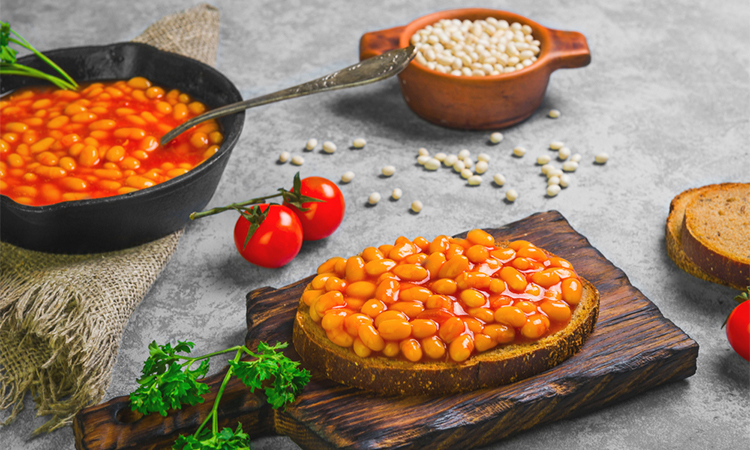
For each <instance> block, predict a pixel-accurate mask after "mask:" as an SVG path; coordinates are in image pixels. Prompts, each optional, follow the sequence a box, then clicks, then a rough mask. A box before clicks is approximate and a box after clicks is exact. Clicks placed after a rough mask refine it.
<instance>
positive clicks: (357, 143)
mask: <svg viewBox="0 0 750 450" xmlns="http://www.w3.org/2000/svg"><path fill="white" fill-rule="evenodd" d="M366 144H367V141H365V140H364V139H362V138H357V139H355V140H354V141H353V142H352V147H354V148H363V147H364V146H365V145H366Z"/></svg>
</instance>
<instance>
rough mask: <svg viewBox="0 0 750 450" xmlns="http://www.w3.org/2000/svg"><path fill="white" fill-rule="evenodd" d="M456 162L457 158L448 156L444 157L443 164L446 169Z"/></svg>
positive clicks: (451, 155)
mask: <svg viewBox="0 0 750 450" xmlns="http://www.w3.org/2000/svg"><path fill="white" fill-rule="evenodd" d="M456 161H458V156H456V155H454V154H450V155H448V156H446V157H445V159H444V160H443V164H445V166H446V167H453V164H456Z"/></svg>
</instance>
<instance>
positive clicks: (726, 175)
mask: <svg viewBox="0 0 750 450" xmlns="http://www.w3.org/2000/svg"><path fill="white" fill-rule="evenodd" d="M195 3H197V2H196V1H192V0H191V1H187V2H186V1H178V0H169V1H160V0H159V1H153V0H131V1H128V2H109V1H92V0H64V1H61V0H39V1H37V0H3V1H2V5H1V9H0V17H2V19H3V20H9V21H10V22H11V23H12V24H13V26H14V28H16V29H17V30H19V31H20V32H21V33H22V34H23V35H24V36H25V37H26V38H27V39H28V40H30V41H31V42H32V43H34V44H35V45H37V46H38V47H39V48H40V49H42V50H45V49H52V48H56V47H65V46H76V45H86V44H98V43H113V42H119V41H127V40H129V39H131V38H133V37H134V36H136V35H138V34H139V33H141V32H142V31H143V30H144V29H145V28H146V27H147V26H148V25H149V24H151V23H152V22H154V21H155V20H157V19H158V18H160V17H161V16H163V15H166V14H169V13H173V12H175V11H178V10H180V9H183V8H184V7H187V6H190V5H192V4H195ZM460 3H461V2H449V1H443V0H439V1H429V2H428V1H408V2H407V1H400V0H398V1H397V0H389V1H384V2H345V1H339V0H336V1H333V0H331V1H321V0H311V1H293V2H292V1H279V2H275V1H269V0H258V1H253V2H244V1H223V0H214V1H213V4H215V5H216V6H217V7H218V8H219V9H220V10H221V14H222V16H221V24H222V25H221V42H220V48H219V58H218V65H217V67H218V69H219V70H221V71H222V72H223V73H225V74H226V75H227V76H228V77H229V78H230V79H231V80H232V81H233V82H234V83H235V84H236V85H237V86H238V87H239V89H240V91H241V92H242V94H243V96H244V97H246V98H249V97H252V96H256V95H260V94H265V93H268V92H272V91H275V90H277V89H280V88H284V87H288V86H291V85H293V84H297V83H299V82H303V81H306V80H308V79H312V78H314V77H317V76H320V75H323V74H326V73H328V72H331V71H333V70H335V69H338V68H341V67H344V66H346V65H349V64H352V63H354V62H356V60H357V57H358V42H359V38H360V36H361V35H362V34H363V33H365V32H368V31H373V30H379V29H384V28H389V27H393V26H397V25H403V24H406V23H408V22H409V21H411V20H413V19H415V18H417V17H419V16H421V15H424V14H427V13H430V12H433V11H437V10H442V9H450V8H455V7H457V6H462V5H460ZM475 5H477V6H486V7H491V8H496V9H504V10H510V11H514V12H517V13H519V14H521V15H524V16H526V17H529V18H532V19H533V20H536V21H537V22H539V23H541V24H543V25H546V26H550V27H554V28H559V29H567V30H577V31H580V32H582V33H584V34H585V35H586V37H587V39H588V43H589V46H590V48H591V52H592V55H593V60H592V63H591V65H590V66H588V67H586V68H583V69H575V70H561V71H558V72H556V73H554V74H553V76H552V79H551V82H550V85H549V89H548V91H547V96H546V99H545V101H544V104H543V105H542V107H541V109H540V110H539V111H538V112H537V113H536V114H535V115H534V116H532V117H531V118H530V119H529V120H527V121H526V122H524V123H522V124H520V125H517V126H514V127H512V128H510V129H507V130H504V131H503V134H504V135H505V139H504V140H503V142H502V143H500V144H499V145H496V146H491V145H488V143H487V141H488V136H489V133H488V132H467V131H456V130H450V129H444V128H440V127H437V126H434V125H432V124H429V123H427V122H425V121H423V120H421V119H420V118H418V117H417V116H415V115H414V114H413V113H411V111H410V110H409V109H408V107H407V106H406V104H405V102H404V100H403V99H402V97H401V94H400V91H399V88H398V84H397V82H396V80H393V79H392V80H386V81H384V82H382V83H379V84H375V85H371V86H366V87H362V88H358V89H355V90H347V91H337V92H333V93H328V94H323V95H319V96H314V97H308V98H303V99H297V100H291V101H288V102H284V103H278V104H274V105H269V106H264V107H260V108H257V109H254V110H250V111H248V113H247V119H246V124H245V130H244V132H243V135H242V138H241V140H240V142H239V144H238V145H237V148H236V149H235V150H234V153H233V155H232V157H231V161H230V164H229V167H228V168H227V170H226V172H225V174H224V176H223V178H222V181H221V183H220V185H219V189H218V191H217V192H216V195H215V196H214V198H213V200H212V201H211V205H223V204H227V203H231V202H233V201H238V200H242V199H246V198H249V197H251V196H254V195H256V194H263V193H270V192H273V191H275V189H276V188H278V187H282V186H289V185H290V182H291V179H292V176H293V174H294V173H295V172H296V171H297V170H299V171H300V172H301V173H302V176H310V175H321V176H324V177H328V178H330V179H333V180H338V179H339V178H340V177H341V175H342V173H343V172H345V171H347V170H352V171H354V172H355V173H356V178H355V179H354V181H353V182H352V183H350V184H347V185H342V186H341V189H342V191H343V193H344V195H345V197H346V201H347V214H346V217H345V220H344V222H343V224H342V226H341V228H340V229H339V230H338V231H337V232H336V233H335V234H334V235H333V236H331V237H330V238H328V239H325V240H323V241H322V242H315V243H307V244H305V245H304V247H303V249H302V251H301V253H300V254H299V256H298V257H297V258H296V259H295V260H294V261H293V262H292V263H291V264H289V265H288V266H286V267H284V268H282V269H278V270H268V269H261V268H257V267H254V266H252V265H250V264H248V263H246V262H245V261H244V260H243V259H241V257H240V256H239V255H238V253H237V252H236V251H235V249H234V244H233V242H232V228H233V224H234V222H235V219H236V217H235V216H233V215H232V214H223V215H219V216H215V217H213V218H210V219H206V220H201V221H199V222H196V223H193V224H191V225H190V226H189V227H188V229H187V232H186V233H185V235H184V237H183V238H182V241H181V242H180V246H179V248H178V250H177V253H176V254H175V256H174V258H173V259H172V261H171V262H170V263H169V265H168V266H167V268H166V270H165V271H164V273H163V274H162V275H161V277H160V278H159V279H158V281H157V282H156V284H155V285H154V286H153V288H152V289H151V291H150V292H149V293H148V295H147V296H146V298H145V300H144V301H143V303H142V304H141V305H140V307H139V308H138V309H137V311H136V312H135V314H134V315H133V317H132V319H131V320H130V322H129V324H128V326H127V329H126V331H125V335H124V336H123V342H122V348H121V351H120V354H119V357H118V358H119V359H118V363H117V366H116V367H115V370H114V373H113V377H112V384H111V387H110V388H109V390H108V392H107V399H109V398H112V397H115V396H120V395H125V394H127V393H128V392H130V391H131V390H132V389H134V388H135V386H136V383H135V380H136V378H137V377H138V374H139V371H140V368H141V364H142V362H143V360H144V359H145V356H146V346H147V345H148V343H149V342H151V341H152V340H156V341H158V342H165V341H170V340H176V339H189V340H192V341H194V342H195V343H196V347H197V349H196V350H197V351H205V352H209V351H212V350H216V349H219V348H223V347H225V346H230V345H234V344H237V343H239V342H241V341H242V339H243V336H244V333H245V329H244V327H245V315H244V311H245V309H244V305H245V303H244V298H245V294H246V293H247V292H249V291H251V290H253V289H255V288H259V287H262V286H273V287H282V286H285V285H287V284H289V283H291V282H294V281H296V280H298V279H300V278H302V277H305V276H307V275H309V274H311V273H312V272H313V271H314V270H315V267H317V265H318V264H319V263H320V262H321V261H323V260H324V259H326V258H328V257H330V256H334V255H351V254H354V253H355V252H357V251H359V250H361V249H362V248H364V247H366V246H368V245H372V244H381V243H386V242H391V241H393V240H394V239H395V238H396V237H398V236H399V235H405V236H409V237H415V236H417V235H424V236H427V237H432V236H435V235H437V234H443V233H444V234H455V233H458V232H461V231H465V230H467V229H470V228H473V227H496V226H500V225H502V224H504V223H508V222H511V221H514V220H518V219H521V218H523V217H526V216H528V215H530V214H533V213H535V212H538V211H546V210H552V209H555V210H558V211H560V212H561V213H562V214H563V215H564V216H565V217H566V218H567V219H568V220H569V221H570V223H571V224H572V226H573V227H574V228H575V229H576V230H577V231H579V232H580V233H582V234H583V235H585V236H586V237H587V238H588V239H589V240H590V241H591V242H592V244H593V245H594V246H596V247H597V248H598V249H599V250H600V251H601V252H602V253H603V254H604V255H605V256H606V257H607V258H608V259H610V260H611V261H612V262H613V263H614V264H615V265H617V266H618V267H620V268H622V269H623V270H624V271H625V273H627V274H628V276H629V278H630V281H631V282H632V283H633V285H635V286H636V287H637V288H639V289H640V290H641V291H642V292H643V293H644V294H645V295H646V296H647V297H649V298H650V299H651V300H652V301H653V302H654V303H655V304H656V305H657V306H658V307H659V309H660V310H661V312H662V313H663V314H664V316H666V317H667V318H669V319H670V320H672V321H673V322H674V323H675V324H676V325H677V326H679V327H680V328H682V329H683V330H684V331H685V332H686V333H687V334H689V335H690V336H691V337H692V338H693V339H695V340H696V341H697V342H698V343H699V344H700V353H699V357H698V370H697V373H696V374H695V375H694V376H693V377H691V378H689V379H687V380H686V381H683V382H678V383H674V384H670V385H667V386H663V387H661V388H658V389H655V390H653V391H650V392H648V393H646V394H644V395H640V396H638V397H635V398H632V399H629V400H627V401H623V402H621V403H618V404H616V405H613V406H610V407H607V408H604V409H602V410H599V411H596V412H591V413H589V414H586V415H583V416H579V417H576V418H573V419H568V420H563V421H559V422H555V423H552V424H549V425H545V426H540V427H537V428H534V429H532V430H531V431H528V432H525V433H523V434H521V435H518V436H515V437H513V438H511V439H507V440H505V441H502V442H498V443H496V444H493V445H491V446H489V447H487V448H488V449H493V450H501V449H517V448H518V449H520V448H523V449H540V450H541V449H544V450H547V449H550V448H563V449H572V448H576V449H597V450H598V449H611V450H622V449H681V450H686V449H740V448H748V442H750V394H749V391H750V389H749V386H750V364H749V363H748V362H746V361H744V360H743V359H741V358H740V357H739V356H737V355H736V354H734V352H733V351H732V349H731V348H730V346H729V344H728V343H727V340H726V337H725V334H724V331H723V330H722V329H721V324H722V322H723V321H724V318H725V317H726V316H727V315H728V314H729V312H730V311H731V309H732V307H733V301H732V297H733V296H734V295H735V294H736V292H734V291H732V290H731V289H729V288H726V287H722V286H716V285H712V284H709V283H707V282H704V281H701V280H698V279H696V278H693V277H691V276H690V275H687V274H686V273H684V272H682V271H681V270H679V269H678V268H677V267H676V266H675V265H674V264H673V263H672V262H671V261H670V260H669V258H668V257H667V254H666V251H665V241H664V222H665V219H666V216H667V213H668V208H669V202H670V200H671V199H672V198H673V197H674V196H675V195H676V194H678V193H679V192H681V191H683V190H685V189H687V188H691V187H696V186H701V185H705V184H710V183H716V182H724V181H745V182H747V181H750V151H749V150H748V148H749V147H748V142H749V141H750V127H749V126H748V125H749V124H750V106H749V105H750V76H749V73H748V71H749V68H750V58H749V56H750V52H749V51H748V43H750V36H749V32H748V30H749V28H748V26H747V25H748V23H750V4H748V2H747V1H743V0H729V1H724V2H712V1H707V0H698V1H690V2H688V1H664V0H661V1H646V0H640V1H638V0H632V1H618V2H596V1H592V0H583V1H577V2H573V1H564V2H553V1H535V2H511V1H501V0H498V1H492V0H485V1H484V2H482V3H476V4H475ZM463 6H465V5H463ZM472 6H473V5H472ZM550 108H555V109H559V110H560V111H562V117H560V118H559V119H557V120H551V119H549V118H547V117H545V114H546V112H547V111H548V110H549V109H550ZM311 137H314V138H317V139H318V140H319V141H321V142H322V141H323V140H332V141H334V142H335V143H337V144H338V147H339V150H338V151H337V152H336V153H335V154H333V155H325V154H321V153H319V152H314V153H303V151H302V148H303V146H304V143H305V142H306V141H307V139H309V138H311ZM356 137H364V138H366V139H367V142H368V144H367V146H366V147H365V148H364V149H363V150H350V149H349V148H348V147H349V145H350V143H351V141H352V140H353V139H354V138H356ZM552 140H562V141H564V142H565V143H566V144H567V146H569V147H570V148H571V149H572V150H573V152H574V153H576V152H577V153H581V154H582V155H583V161H582V163H581V166H580V168H579V169H578V171H577V172H576V173H575V174H574V176H573V182H572V185H571V186H570V187H569V188H567V189H565V190H563V192H561V193H560V195H558V196H557V197H554V198H546V197H545V195H544V189H545V188H544V184H545V183H544V181H543V179H542V178H540V177H539V175H538V173H539V169H538V167H536V166H535V165H534V159H535V158H536V156H538V155H542V154H550V155H551V154H552V153H551V152H550V151H549V150H547V145H548V143H549V142H550V141H552ZM517 145H522V146H525V147H526V148H527V149H528V150H529V151H528V153H527V155H526V156H525V157H524V158H521V159H517V158H513V157H512V156H511V150H512V149H513V147H515V146H517ZM419 147H426V148H427V149H429V150H430V151H431V152H433V153H434V152H438V151H443V152H446V153H457V152H458V151H459V150H461V149H462V148H467V149H469V150H470V151H471V152H472V153H473V154H474V155H476V154H477V153H479V152H487V153H489V154H490V155H491V157H492V161H491V164H490V170H489V172H488V174H490V176H491V174H494V173H496V172H501V173H503V174H504V175H505V176H506V177H507V179H508V184H507V185H506V186H505V187H503V188H499V187H496V186H494V185H493V184H492V183H490V177H488V176H485V180H484V182H483V183H482V185H481V186H479V187H476V188H470V187H468V186H467V185H466V183H465V181H464V180H462V179H461V178H460V177H458V176H457V175H455V174H454V173H451V172H450V171H449V170H447V169H442V170H440V171H438V172H437V173H431V172H430V173H428V172H425V171H423V170H422V169H421V168H420V167H418V166H416V165H415V156H416V151H417V149H418V148H419ZM282 151H289V152H291V153H292V154H299V155H303V156H304V157H305V160H306V162H305V164H304V165H303V166H302V167H300V168H297V167H295V166H291V165H289V164H286V165H278V164H276V158H277V157H278V155H279V153H280V152H282ZM602 151H605V152H608V153H609V154H610V160H609V162H608V163H607V164H606V165H604V166H595V165H594V164H593V163H592V162H593V158H594V155H595V154H596V153H598V152H602ZM385 164H391V165H394V166H395V167H396V168H397V171H396V174H395V175H394V176H393V177H391V178H387V179H384V178H381V177H379V171H380V168H381V167H382V166H383V165H385ZM395 187H400V188H401V189H402V190H403V192H404V196H403V198H402V199H401V200H399V201H397V202H393V201H389V200H388V199H387V198H388V193H389V192H390V191H391V190H392V189H393V188H395ZM509 187H513V188H515V189H516V190H517V191H518V192H519V193H520V197H519V199H518V200H517V201H516V202H515V203H513V204H508V203H506V202H504V201H503V198H504V194H505V192H506V190H507V189H508V188H509ZM373 191H379V192H380V193H381V194H383V198H384V200H382V201H381V202H380V203H379V204H378V205H377V206H376V207H374V208H368V207H366V206H365V203H366V200H367V197H368V196H369V194H370V193H371V192H373ZM416 199H419V200H421V201H422V202H423V203H424V205H425V206H424V210H423V211H422V212H421V213H420V214H418V215H415V214H411V213H410V212H409V204H410V203H411V201H412V200H416ZM216 365H217V366H220V365H221V364H219V363H216ZM654 376H658V374H655V375H654ZM4 414H6V413H0V419H2V418H3V417H5V415H4ZM43 420H44V419H43V418H37V417H35V416H34V407H33V402H32V401H31V398H27V401H26V410H25V411H24V412H23V413H22V414H21V416H20V418H19V420H18V421H17V422H16V423H14V424H13V425H11V426H8V427H3V428H0V447H1V448H9V449H30V450H31V449H34V450H36V449H56V450H69V449H73V448H74V443H73V432H72V430H71V429H64V430H61V431H58V432H56V433H53V434H51V435H47V436H42V437H39V438H37V439H30V434H31V431H32V430H33V429H34V428H36V427H37V426H39V425H41V424H42V423H43ZM254 445H255V447H256V448H258V449H290V450H291V449H295V448H298V447H297V446H296V445H295V444H294V443H293V442H291V441H290V440H289V439H287V438H284V437H269V438H265V439H260V440H257V441H255V442H254Z"/></svg>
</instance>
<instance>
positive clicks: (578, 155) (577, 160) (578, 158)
mask: <svg viewBox="0 0 750 450" xmlns="http://www.w3.org/2000/svg"><path fill="white" fill-rule="evenodd" d="M570 160H571V161H573V162H580V161H581V154H580V153H576V154H575V155H573V156H571V157H570Z"/></svg>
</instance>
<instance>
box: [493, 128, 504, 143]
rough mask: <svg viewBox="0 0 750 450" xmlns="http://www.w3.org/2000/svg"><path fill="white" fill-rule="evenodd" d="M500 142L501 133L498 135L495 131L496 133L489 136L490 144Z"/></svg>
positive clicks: (501, 138)
mask: <svg viewBox="0 0 750 450" xmlns="http://www.w3.org/2000/svg"><path fill="white" fill-rule="evenodd" d="M502 140H503V134H502V133H498V132H497V131H496V132H494V133H492V134H491V135H490V142H492V143H493V144H499V143H500V141H502Z"/></svg>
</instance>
